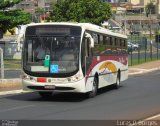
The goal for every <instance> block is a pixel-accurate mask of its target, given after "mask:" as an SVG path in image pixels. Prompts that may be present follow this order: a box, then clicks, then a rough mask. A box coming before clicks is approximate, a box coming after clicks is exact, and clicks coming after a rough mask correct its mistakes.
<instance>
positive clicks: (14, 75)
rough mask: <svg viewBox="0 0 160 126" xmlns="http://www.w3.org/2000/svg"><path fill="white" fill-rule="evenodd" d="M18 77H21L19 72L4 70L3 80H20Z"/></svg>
mask: <svg viewBox="0 0 160 126" xmlns="http://www.w3.org/2000/svg"><path fill="white" fill-rule="evenodd" d="M20 75H21V70H5V71H4V77H5V79H10V78H20Z"/></svg>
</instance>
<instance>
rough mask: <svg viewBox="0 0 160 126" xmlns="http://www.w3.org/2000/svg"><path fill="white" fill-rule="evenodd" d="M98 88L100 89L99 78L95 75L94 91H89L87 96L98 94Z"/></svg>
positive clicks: (91, 96)
mask: <svg viewBox="0 0 160 126" xmlns="http://www.w3.org/2000/svg"><path fill="white" fill-rule="evenodd" d="M97 90H98V80H97V78H96V77H94V80H93V86H92V91H90V92H88V93H87V97H88V98H93V97H95V96H96V95H97Z"/></svg>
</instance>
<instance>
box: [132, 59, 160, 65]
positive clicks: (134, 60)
mask: <svg viewBox="0 0 160 126" xmlns="http://www.w3.org/2000/svg"><path fill="white" fill-rule="evenodd" d="M156 60H159V59H157V58H155V57H153V58H152V60H151V58H146V61H145V58H141V59H140V60H139V61H138V58H137V59H132V65H131V59H129V66H134V65H139V64H143V63H146V62H151V61H156Z"/></svg>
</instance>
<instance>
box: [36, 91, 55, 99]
mask: <svg viewBox="0 0 160 126" xmlns="http://www.w3.org/2000/svg"><path fill="white" fill-rule="evenodd" d="M38 93H39V95H40V96H41V97H43V98H49V97H51V96H52V94H53V93H52V92H38Z"/></svg>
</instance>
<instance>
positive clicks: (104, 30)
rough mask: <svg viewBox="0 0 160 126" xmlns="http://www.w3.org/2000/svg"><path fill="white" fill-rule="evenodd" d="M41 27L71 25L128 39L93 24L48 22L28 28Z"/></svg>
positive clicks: (33, 24)
mask: <svg viewBox="0 0 160 126" xmlns="http://www.w3.org/2000/svg"><path fill="white" fill-rule="evenodd" d="M39 25H70V26H80V27H82V28H83V29H85V30H89V31H94V32H98V33H102V34H106V35H110V36H116V37H120V38H126V39H127V36H126V35H124V34H120V33H115V32H112V31H110V30H108V29H106V28H103V27H101V26H98V25H94V24H91V23H77V22H48V23H31V24H28V25H27V26H39Z"/></svg>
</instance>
